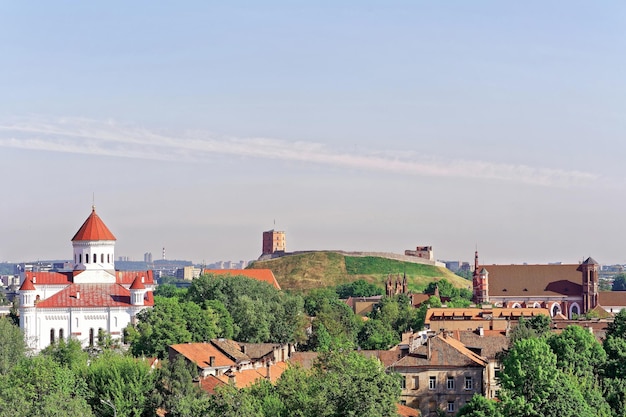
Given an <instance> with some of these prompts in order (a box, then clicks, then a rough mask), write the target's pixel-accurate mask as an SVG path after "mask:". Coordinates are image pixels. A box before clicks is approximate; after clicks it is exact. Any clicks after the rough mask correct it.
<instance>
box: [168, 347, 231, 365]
mask: <svg viewBox="0 0 626 417" xmlns="http://www.w3.org/2000/svg"><path fill="white" fill-rule="evenodd" d="M170 349H172V350H173V351H174V352H176V353H178V354H180V355H182V356H184V357H185V358H187V359H188V360H189V361H191V362H193V363H195V364H196V366H197V367H198V368H201V369H204V368H208V367H209V360H210V359H209V358H211V356H212V357H214V358H215V359H214V362H213V367H214V368H222V367H229V366H235V365H236V364H235V361H233V360H232V359H230V358H229V357H228V356H226V355H225V354H224V353H222V351H221V350H219V349H218V348H216V347H215V346H213V345H212V344H211V343H180V344H177V345H171V346H170Z"/></svg>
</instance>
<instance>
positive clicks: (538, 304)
mask: <svg viewBox="0 0 626 417" xmlns="http://www.w3.org/2000/svg"><path fill="white" fill-rule="evenodd" d="M533 308H541V303H538V302H537V301H535V303H534V304H533Z"/></svg>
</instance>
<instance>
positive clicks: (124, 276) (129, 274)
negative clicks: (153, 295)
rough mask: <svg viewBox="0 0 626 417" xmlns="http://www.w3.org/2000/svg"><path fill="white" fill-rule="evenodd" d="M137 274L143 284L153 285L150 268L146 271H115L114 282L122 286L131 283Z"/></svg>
mask: <svg viewBox="0 0 626 417" xmlns="http://www.w3.org/2000/svg"><path fill="white" fill-rule="evenodd" d="M137 276H140V277H143V278H144V280H143V283H144V285H153V284H154V276H153V274H152V270H148V271H115V282H117V283H118V284H122V285H124V286H126V285H131V284H132V283H133V281H134V280H135V278H137Z"/></svg>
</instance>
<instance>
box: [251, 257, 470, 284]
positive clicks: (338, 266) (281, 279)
mask: <svg viewBox="0 0 626 417" xmlns="http://www.w3.org/2000/svg"><path fill="white" fill-rule="evenodd" d="M250 267H251V268H268V269H271V270H272V272H274V275H275V276H276V280H278V283H279V284H280V286H281V288H283V289H284V290H304V291H306V290H309V289H312V288H320V287H331V286H336V285H338V284H343V283H346V282H352V281H355V280H357V279H363V280H365V281H367V282H371V283H372V284H375V285H378V286H379V287H381V288H384V285H385V280H386V279H387V276H388V275H389V274H392V275H393V276H394V278H395V276H396V275H398V274H400V275H402V274H404V273H405V272H406V276H407V280H408V282H409V288H410V289H412V290H413V291H416V292H421V291H423V290H424V288H426V286H427V285H428V283H430V282H431V281H437V280H439V279H441V278H445V279H446V280H448V281H449V282H451V283H452V285H454V286H455V287H457V288H467V287H469V286H471V282H469V281H467V280H465V279H463V278H461V277H459V276H457V275H455V274H454V273H452V272H451V271H450V270H448V269H446V268H440V267H435V266H430V265H422V264H415V263H411V262H402V261H397V260H394V259H387V258H379V257H373V256H367V257H355V256H345V255H342V254H340V253H336V252H310V253H304V254H298V255H290V256H284V257H282V258H277V259H272V260H268V261H256V262H254V263H253V264H252V265H251V266H250Z"/></svg>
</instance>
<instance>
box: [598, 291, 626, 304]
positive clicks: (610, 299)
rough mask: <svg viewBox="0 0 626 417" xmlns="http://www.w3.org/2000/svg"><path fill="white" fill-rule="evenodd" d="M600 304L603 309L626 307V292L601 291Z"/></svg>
mask: <svg viewBox="0 0 626 417" xmlns="http://www.w3.org/2000/svg"><path fill="white" fill-rule="evenodd" d="M598 304H600V305H601V306H603V307H618V306H619V307H621V306H626V291H600V292H598Z"/></svg>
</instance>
